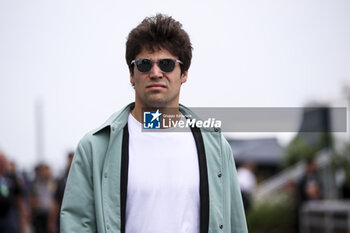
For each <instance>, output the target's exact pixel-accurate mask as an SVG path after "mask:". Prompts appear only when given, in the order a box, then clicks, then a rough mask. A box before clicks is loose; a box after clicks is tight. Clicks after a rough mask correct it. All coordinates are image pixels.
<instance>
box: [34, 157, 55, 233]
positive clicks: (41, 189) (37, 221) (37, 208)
mask: <svg viewBox="0 0 350 233" xmlns="http://www.w3.org/2000/svg"><path fill="white" fill-rule="evenodd" d="M35 171H36V177H35V179H34V181H33V183H32V185H31V191H30V202H31V210H32V212H31V213H32V224H33V230H34V233H46V232H47V229H48V217H49V211H50V207H51V205H52V201H53V195H54V192H55V191H56V184H55V182H54V180H53V179H52V175H51V169H50V167H49V166H48V165H47V164H39V165H37V166H36V168H35Z"/></svg>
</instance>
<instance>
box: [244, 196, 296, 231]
mask: <svg viewBox="0 0 350 233" xmlns="http://www.w3.org/2000/svg"><path fill="white" fill-rule="evenodd" d="M295 210H296V209H295V206H294V204H293V202H291V201H287V200H284V201H278V202H272V203H267V202H263V203H259V204H256V205H255V206H254V207H253V209H251V210H250V211H249V212H248V213H247V222H248V229H249V232H250V233H273V232H274V233H287V232H290V233H292V232H294V227H295V220H296V211H295Z"/></svg>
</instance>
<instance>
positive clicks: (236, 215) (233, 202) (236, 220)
mask: <svg viewBox="0 0 350 233" xmlns="http://www.w3.org/2000/svg"><path fill="white" fill-rule="evenodd" d="M222 141H223V150H224V154H225V157H226V161H227V163H226V168H227V169H228V175H229V177H228V178H229V190H230V192H229V195H230V197H229V199H230V201H229V203H230V219H229V221H230V223H231V226H230V228H231V231H230V232H235V233H248V228H247V221H246V217H245V212H244V208H243V201H242V194H241V190H240V187H239V184H238V179H237V171H236V165H235V162H234V159H233V155H232V150H231V146H230V145H229V143H228V142H227V141H226V139H225V138H224V137H223V139H222Z"/></svg>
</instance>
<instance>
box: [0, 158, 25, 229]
mask: <svg viewBox="0 0 350 233" xmlns="http://www.w3.org/2000/svg"><path fill="white" fill-rule="evenodd" d="M21 194H22V190H21V186H20V184H19V182H18V179H17V177H16V174H15V173H14V171H13V170H12V172H10V171H9V163H8V161H7V158H6V156H5V154H3V153H1V152H0V232H1V233H21V232H24V224H23V219H24V218H23V217H22V213H23V202H22V196H21Z"/></svg>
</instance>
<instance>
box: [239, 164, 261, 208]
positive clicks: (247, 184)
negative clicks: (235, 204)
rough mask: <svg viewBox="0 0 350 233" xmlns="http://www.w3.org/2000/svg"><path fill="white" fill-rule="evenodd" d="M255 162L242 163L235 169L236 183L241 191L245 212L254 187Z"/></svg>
mask: <svg viewBox="0 0 350 233" xmlns="http://www.w3.org/2000/svg"><path fill="white" fill-rule="evenodd" d="M254 172H255V164H254V163H244V164H243V165H242V166H241V167H239V168H238V169H237V177H238V183H239V186H240V188H241V192H242V199H243V205H244V210H245V211H246V212H247V211H248V210H249V209H250V208H251V206H252V196H253V192H254V190H255V187H256V177H255V174H254Z"/></svg>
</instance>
